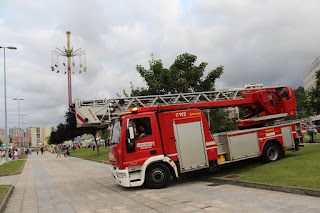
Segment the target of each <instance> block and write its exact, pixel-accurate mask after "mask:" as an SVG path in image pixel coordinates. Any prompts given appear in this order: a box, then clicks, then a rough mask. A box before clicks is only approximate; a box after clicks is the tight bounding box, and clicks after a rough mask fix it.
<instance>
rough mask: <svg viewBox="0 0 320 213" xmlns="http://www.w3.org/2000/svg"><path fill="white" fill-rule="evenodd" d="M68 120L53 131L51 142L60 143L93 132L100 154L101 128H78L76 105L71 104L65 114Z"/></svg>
mask: <svg viewBox="0 0 320 213" xmlns="http://www.w3.org/2000/svg"><path fill="white" fill-rule="evenodd" d="M64 117H65V119H66V122H65V123H64V124H63V123H60V124H59V125H58V126H57V130H56V131H53V132H51V135H50V144H60V143H63V142H64V141H66V140H73V139H74V138H75V137H77V136H80V135H83V134H86V133H87V134H91V135H92V136H93V137H94V141H95V144H96V147H97V153H98V155H100V152H99V147H98V144H97V138H96V136H97V132H98V131H100V130H101V129H100V128H97V127H82V128H77V126H76V124H77V119H76V113H75V107H74V105H72V106H70V107H69V109H68V111H67V112H66V114H65V116H64Z"/></svg>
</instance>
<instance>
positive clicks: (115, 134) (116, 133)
mask: <svg viewBox="0 0 320 213" xmlns="http://www.w3.org/2000/svg"><path fill="white" fill-rule="evenodd" d="M121 127H122V121H121V120H119V121H117V122H116V123H115V124H114V125H113V129H112V139H111V144H118V143H119V142H120V135H121Z"/></svg>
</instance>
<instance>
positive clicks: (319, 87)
mask: <svg viewBox="0 0 320 213" xmlns="http://www.w3.org/2000/svg"><path fill="white" fill-rule="evenodd" d="M309 100H310V107H311V109H312V112H313V115H319V114H320V70H318V71H317V72H316V87H315V88H314V89H312V90H311V91H310V94H309Z"/></svg>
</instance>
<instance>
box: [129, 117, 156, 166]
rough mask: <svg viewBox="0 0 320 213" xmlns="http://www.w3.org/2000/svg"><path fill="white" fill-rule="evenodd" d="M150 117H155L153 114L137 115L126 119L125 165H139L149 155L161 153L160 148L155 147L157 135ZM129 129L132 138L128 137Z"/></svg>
mask: <svg viewBox="0 0 320 213" xmlns="http://www.w3.org/2000/svg"><path fill="white" fill-rule="evenodd" d="M152 119H155V116H154V115H153V116H142V117H141V115H137V116H136V117H134V116H131V117H130V118H128V119H127V131H126V155H125V166H134V165H141V164H143V162H144V161H145V160H146V159H148V158H149V157H150V156H152V155H157V154H161V153H159V152H160V150H161V149H160V150H159V149H157V147H156V139H157V137H156V134H155V131H154V125H155V124H153V125H152ZM132 130H133V131H132ZM130 131H131V134H134V138H133V139H130Z"/></svg>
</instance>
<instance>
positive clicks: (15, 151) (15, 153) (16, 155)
mask: <svg viewBox="0 0 320 213" xmlns="http://www.w3.org/2000/svg"><path fill="white" fill-rule="evenodd" d="M17 160H18V151H17V150H16V149H15V150H14V161H17Z"/></svg>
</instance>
